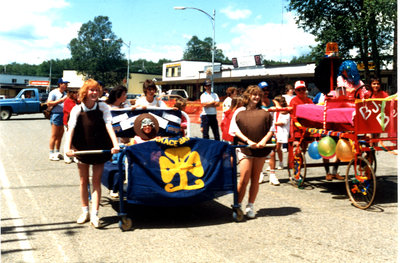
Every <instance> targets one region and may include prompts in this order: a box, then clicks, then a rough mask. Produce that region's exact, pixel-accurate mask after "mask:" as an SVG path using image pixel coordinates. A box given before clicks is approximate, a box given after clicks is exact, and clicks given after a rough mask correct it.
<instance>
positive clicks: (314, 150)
mask: <svg viewBox="0 0 400 263" xmlns="http://www.w3.org/2000/svg"><path fill="white" fill-rule="evenodd" d="M308 155H309V156H310V157H311V158H312V159H314V160H318V159H321V155H320V154H319V152H318V142H317V141H313V142H312V143H311V144H310V145H309V146H308Z"/></svg>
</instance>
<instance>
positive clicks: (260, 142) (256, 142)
mask: <svg viewBox="0 0 400 263" xmlns="http://www.w3.org/2000/svg"><path fill="white" fill-rule="evenodd" d="M262 94H263V92H262V90H261V89H260V88H259V87H258V86H255V85H251V86H249V87H248V88H247V90H246V91H245V93H244V95H243V103H244V106H245V110H241V111H239V112H238V113H237V114H236V115H235V119H232V122H231V127H230V129H229V131H230V133H232V134H234V135H235V136H236V137H237V139H238V144H239V145H249V146H250V148H239V152H238V161H239V167H240V179H239V183H238V202H239V205H240V206H241V203H242V201H243V199H244V196H245V194H246V188H247V185H248V183H249V181H250V190H249V197H248V203H247V206H246V210H245V212H246V215H247V217H249V218H255V216H256V214H255V210H254V202H255V200H256V197H257V193H258V189H259V183H258V179H259V175H260V172H261V170H262V168H263V165H264V162H265V158H266V156H267V155H268V154H269V152H270V151H271V149H270V148H265V145H266V143H267V142H268V141H269V140H270V139H271V138H272V135H273V133H272V132H271V131H270V128H271V125H272V117H271V114H269V113H268V112H266V111H265V110H262V109H261V96H262Z"/></svg>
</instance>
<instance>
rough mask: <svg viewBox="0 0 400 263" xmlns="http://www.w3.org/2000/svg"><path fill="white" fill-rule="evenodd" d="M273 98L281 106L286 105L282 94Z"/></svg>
mask: <svg viewBox="0 0 400 263" xmlns="http://www.w3.org/2000/svg"><path fill="white" fill-rule="evenodd" d="M274 100H276V101H277V102H278V103H279V105H280V106H281V107H282V108H285V107H287V102H286V99H285V97H283V96H282V95H278V96H276V97H275V98H274Z"/></svg>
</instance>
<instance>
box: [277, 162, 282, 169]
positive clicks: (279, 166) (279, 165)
mask: <svg viewBox="0 0 400 263" xmlns="http://www.w3.org/2000/svg"><path fill="white" fill-rule="evenodd" d="M276 169H278V170H282V169H283V163H282V162H279V164H278V167H276Z"/></svg>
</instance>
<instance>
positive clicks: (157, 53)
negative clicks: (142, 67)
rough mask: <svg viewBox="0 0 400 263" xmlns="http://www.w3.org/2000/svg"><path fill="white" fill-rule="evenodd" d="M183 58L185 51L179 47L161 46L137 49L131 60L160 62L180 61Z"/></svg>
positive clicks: (134, 50)
mask: <svg viewBox="0 0 400 263" xmlns="http://www.w3.org/2000/svg"><path fill="white" fill-rule="evenodd" d="M182 56H183V49H182V47H181V46H178V45H171V46H167V45H161V46H150V47H135V48H134V49H133V52H132V53H131V60H138V59H146V60H151V61H153V62H158V61H159V60H160V59H163V58H165V59H169V60H172V61H175V60H180V59H182Z"/></svg>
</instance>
